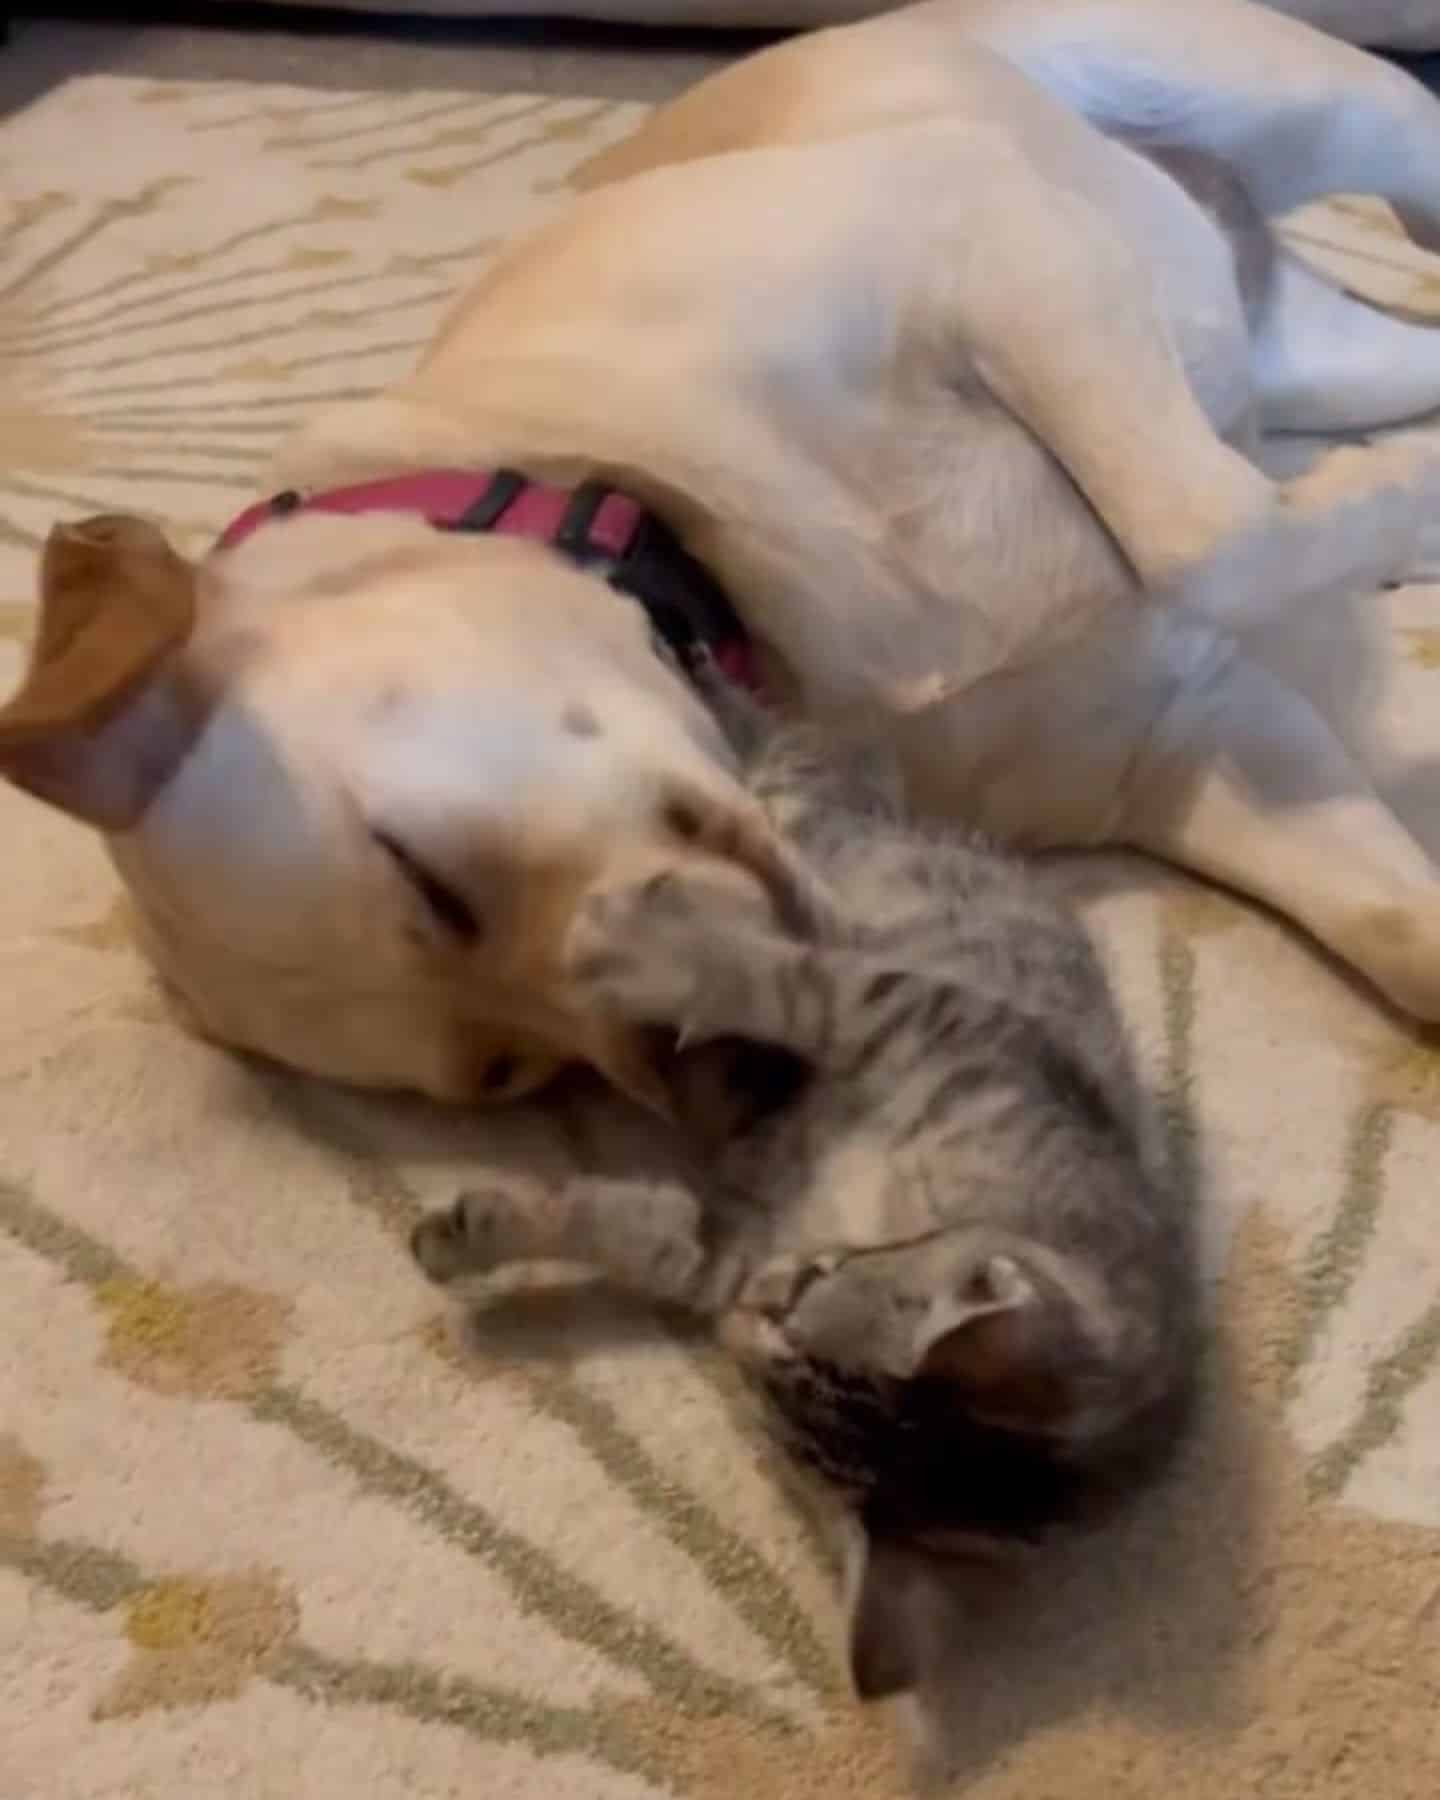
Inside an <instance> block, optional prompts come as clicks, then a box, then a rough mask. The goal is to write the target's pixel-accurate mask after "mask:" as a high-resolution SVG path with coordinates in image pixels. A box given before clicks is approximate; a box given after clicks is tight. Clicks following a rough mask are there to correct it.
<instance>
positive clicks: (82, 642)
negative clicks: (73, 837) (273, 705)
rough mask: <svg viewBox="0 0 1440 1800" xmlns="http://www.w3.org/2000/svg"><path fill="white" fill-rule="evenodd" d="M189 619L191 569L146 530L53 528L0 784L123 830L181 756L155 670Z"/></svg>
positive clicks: (100, 522)
mask: <svg viewBox="0 0 1440 1800" xmlns="http://www.w3.org/2000/svg"><path fill="white" fill-rule="evenodd" d="M194 618H195V570H194V568H193V566H192V565H191V564H190V563H189V562H187V561H186V560H185V558H184V557H182V556H180V555H179V554H178V553H177V552H176V551H175V550H173V549H172V548H171V547H170V545H169V543H168V542H167V541H166V539H165V538H164V536H163V535H162V534H161V532H160V531H159V530H157V529H156V527H155V526H153V525H150V524H147V523H146V521H145V520H143V519H137V518H131V517H128V516H125V515H115V516H108V515H107V516H102V517H99V518H94V519H86V520H84V521H83V522H82V523H80V524H78V525H58V526H56V528H55V529H54V530H53V531H52V532H51V533H50V537H49V539H48V541H47V543H46V545H45V551H44V555H43V557H42V559H41V565H40V623H39V629H38V631H37V633H36V637H35V643H34V647H33V649H32V651H31V656H30V667H29V670H28V671H27V673H26V676H25V679H24V681H23V682H22V684H21V686H20V689H19V691H18V692H17V693H16V694H14V695H13V696H12V698H11V699H10V700H9V702H8V703H7V704H6V705H5V706H3V707H0V775H3V776H4V777H5V778H6V779H7V780H9V781H13V782H14V783H15V785H16V786H17V787H21V788H24V789H26V790H27V792H29V793H32V794H34V795H35V796H36V797H37V798H38V799H41V800H48V801H49V802H50V803H51V804H52V805H53V806H58V807H61V808H62V809H63V810H64V811H66V812H71V813H74V814H76V815H77V816H78V817H80V818H82V819H86V820H88V821H89V822H90V823H91V824H92V825H98V826H100V827H102V829H106V830H112V831H114V830H121V829H124V828H125V827H126V826H127V825H131V824H133V823H134V822H135V820H136V819H137V818H138V817H139V815H140V813H141V812H143V810H144V808H145V806H146V804H147V803H148V801H149V799H150V798H151V796H152V795H153V794H154V792H155V790H156V789H157V788H158V787H159V786H160V784H161V783H162V782H163V781H164V780H165V778H166V777H167V776H168V775H169V773H170V772H171V771H172V770H173V768H174V766H175V762H176V760H177V759H178V755H179V754H180V752H181V750H182V749H183V741H182V740H183V738H184V734H183V732H182V731H181V729H180V716H181V714H182V712H183V710H184V709H183V708H182V707H181V706H179V704H178V703H177V701H176V699H175V696H174V695H173V694H171V693H169V692H167V691H164V690H165V689H166V685H167V684H166V683H165V682H164V680H163V679H162V670H163V668H164V665H165V664H166V662H167V660H168V659H169V657H170V655H171V653H172V652H173V651H174V650H175V649H177V648H178V647H179V646H180V645H181V644H183V643H184V641H185V640H186V638H188V637H189V635H190V630H191V627H192V625H193V623H194Z"/></svg>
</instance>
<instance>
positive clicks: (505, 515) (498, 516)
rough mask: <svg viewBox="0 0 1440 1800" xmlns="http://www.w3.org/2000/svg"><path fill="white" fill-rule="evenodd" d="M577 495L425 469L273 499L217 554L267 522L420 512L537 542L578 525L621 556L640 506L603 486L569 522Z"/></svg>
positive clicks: (237, 523) (495, 475) (243, 521)
mask: <svg viewBox="0 0 1440 1800" xmlns="http://www.w3.org/2000/svg"><path fill="white" fill-rule="evenodd" d="M582 496H585V498H586V500H587V501H588V500H589V499H590V497H591V496H590V495H587V492H586V488H584V487H580V488H562V487H550V486H548V485H547V484H546V483H544V482H540V481H527V480H526V479H525V477H524V476H523V475H517V474H515V473H513V472H512V471H511V470H508V469H501V470H498V471H495V472H491V471H489V470H480V471H476V472H469V471H466V470H463V469H425V470H422V471H420V472H419V473H417V474H414V475H392V476H389V477H387V478H386V479H384V480H381V481H364V482H360V483H358V484H357V485H356V486H354V487H343V488H331V489H330V490H329V491H328V492H323V493H318V494H300V493H297V492H295V491H294V490H293V489H292V490H291V491H289V492H288V493H284V494H276V495H275V496H274V497H273V498H272V499H270V500H261V501H258V502H257V503H256V504H255V505H254V506H251V507H247V508H246V510H245V511H244V512H242V513H241V514H240V516H239V518H238V519H234V520H232V522H231V523H230V524H229V525H227V526H226V528H225V530H224V531H223V532H222V533H221V534H220V537H219V539H218V541H217V542H216V545H215V548H216V549H217V550H233V549H234V548H235V546H236V545H237V544H240V543H243V542H244V540H245V539H246V538H248V537H249V536H250V534H251V533H252V532H254V531H257V530H259V528H260V527H261V526H262V525H265V524H267V523H268V522H269V521H270V520H271V519H276V518H287V517H290V516H292V515H293V514H295V513H301V512H318V513H369V512H403V513H418V514H419V515H420V517H421V518H423V519H424V520H425V521H426V522H427V523H428V524H430V525H433V526H435V528H436V529H437V530H439V531H497V532H500V533H501V534H502V535H504V536H507V537H523V538H533V539H535V540H536V541H538V542H539V543H542V544H562V540H563V539H564V538H565V536H566V532H567V524H568V525H569V528H570V530H571V531H572V532H573V531H574V530H575V529H576V527H577V526H578V528H579V530H580V531H581V532H583V533H584V535H585V536H586V538H587V539H588V541H589V543H590V544H592V545H593V546H594V548H595V549H596V550H597V551H598V552H599V553H600V554H601V555H602V556H615V557H618V556H623V555H624V553H625V551H626V549H627V548H628V547H629V545H630V543H631V541H632V540H633V538H634V536H635V533H636V531H637V530H638V528H639V526H640V522H641V520H642V519H643V518H644V517H645V515H644V513H643V511H642V510H641V508H640V507H638V506H637V505H636V504H635V502H634V501H633V500H627V499H626V497H625V496H624V495H623V494H617V493H616V492H615V491H614V490H613V489H610V488H607V489H605V490H603V491H602V492H601V493H599V494H598V495H595V496H594V497H595V499H596V501H597V504H595V505H594V506H593V507H592V506H590V505H588V504H587V505H585V506H584V508H583V511H584V514H585V516H584V517H583V519H582V518H578V517H577V518H575V519H574V520H571V519H570V515H571V514H572V513H577V512H578V511H579V510H580V509H579V508H577V504H576V503H577V502H578V501H580V500H581V497H582ZM562 547H563V544H562Z"/></svg>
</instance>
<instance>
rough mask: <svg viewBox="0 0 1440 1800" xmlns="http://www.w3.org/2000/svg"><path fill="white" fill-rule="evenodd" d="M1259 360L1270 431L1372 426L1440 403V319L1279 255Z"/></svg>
mask: <svg viewBox="0 0 1440 1800" xmlns="http://www.w3.org/2000/svg"><path fill="white" fill-rule="evenodd" d="M1251 366H1252V369H1253V372H1254V377H1255V387H1256V393H1257V397H1258V399H1259V403H1260V419H1261V423H1262V425H1263V426H1264V428H1265V429H1266V430H1267V431H1314V432H1326V431H1368V430H1372V429H1374V428H1376V427H1379V426H1382V425H1394V424H1398V423H1400V422H1401V421H1404V420H1408V419H1415V418H1418V417H1420V416H1421V415H1422V414H1425V413H1429V412H1434V411H1435V409H1436V408H1437V407H1440V320H1437V322H1436V323H1435V324H1434V325H1417V324H1413V323H1410V322H1409V321H1407V320H1404V319H1397V318H1395V317H1394V316H1393V315H1391V314H1390V313H1386V312H1381V311H1380V310H1379V309H1378V308H1376V307H1373V306H1369V305H1367V304H1366V303H1365V302H1364V301H1363V300H1357V299H1355V298H1354V297H1353V296H1352V295H1350V294H1346V293H1344V292H1343V291H1342V290H1341V289H1340V288H1338V287H1336V286H1335V285H1334V284H1333V283H1332V282H1330V281H1328V280H1327V279H1326V278H1325V277H1324V276H1323V275H1319V274H1317V273H1315V271H1313V270H1311V269H1308V268H1306V267H1305V265H1304V264H1303V263H1302V262H1301V261H1300V260H1299V259H1298V258H1297V257H1295V256H1293V255H1292V254H1291V253H1290V252H1288V251H1282V252H1281V253H1280V255H1279V256H1278V257H1277V258H1276V262H1275V265H1274V268H1273V271H1272V274H1271V280H1270V289H1269V293H1268V294H1267V296H1266V299H1265V303H1264V309H1263V311H1262V313H1261V316H1260V319H1259V321H1258V324H1257V326H1256V328H1255V333H1254V350H1253V354H1252V361H1251Z"/></svg>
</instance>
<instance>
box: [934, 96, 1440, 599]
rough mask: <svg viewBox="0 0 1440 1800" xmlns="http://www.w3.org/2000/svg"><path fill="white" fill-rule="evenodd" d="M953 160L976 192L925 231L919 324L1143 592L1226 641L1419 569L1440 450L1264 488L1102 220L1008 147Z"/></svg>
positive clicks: (1347, 459) (1328, 461)
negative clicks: (1062, 486)
mask: <svg viewBox="0 0 1440 1800" xmlns="http://www.w3.org/2000/svg"><path fill="white" fill-rule="evenodd" d="M956 129H957V132H963V129H964V128H963V127H957V128H956ZM964 147H965V150H966V154H967V156H968V158H969V169H970V173H971V175H972V179H971V181H970V182H969V183H967V185H966V187H965V189H964V191H963V192H961V193H960V194H958V195H957V196H955V198H954V199H953V201H952V202H951V203H950V205H951V207H952V208H953V210H952V211H951V212H950V213H949V214H948V216H947V215H945V214H941V215H940V217H939V219H938V220H937V222H936V224H935V227H934V229H935V235H936V251H935V254H934V256H933V259H932V260H931V261H930V262H929V263H928V264H927V265H926V282H927V290H926V291H923V292H922V291H918V290H917V296H916V298H917V301H918V302H919V304H920V305H922V306H926V308H927V310H928V311H929V318H928V319H927V320H926V321H925V325H924V327H923V329H926V330H931V331H933V332H934V333H935V337H936V339H937V340H939V341H944V340H945V339H947V338H948V339H950V340H951V341H953V342H954V343H955V344H956V346H957V350H958V351H960V352H963V353H964V354H965V355H966V356H967V357H968V359H969V362H970V365H971V367H972V368H973V369H974V370H975V371H976V373H977V374H978V375H979V376H980V378H981V379H982V380H983V381H984V382H985V384H986V386H987V387H988V388H989V390H990V392H991V393H992V394H993V395H994V396H995V398H996V399H997V400H998V401H999V402H1000V403H1001V404H1002V405H1003V406H1004V407H1005V408H1006V409H1007V410H1008V411H1009V412H1010V413H1011V414H1012V415H1013V416H1014V417H1015V418H1016V419H1018V420H1019V421H1020V422H1021V423H1022V424H1023V425H1024V426H1025V427H1026V428H1027V429H1028V430H1029V431H1030V432H1031V433H1032V434H1033V435H1034V436H1035V437H1036V438H1037V439H1038V440H1039V441H1040V442H1041V443H1043V444H1044V445H1045V446H1046V448H1047V449H1048V450H1049V451H1050V452H1051V454H1052V455H1053V456H1054V457H1055V459H1056V461H1057V462H1059V464H1060V465H1061V467H1062V468H1064V470H1065V471H1066V473H1067V474H1068V475H1069V477H1070V479H1071V480H1072V481H1073V482H1074V483H1075V486H1076V487H1077V488H1078V489H1079V491H1080V492H1081V493H1082V494H1083V495H1084V497H1085V499H1086V500H1087V501H1088V502H1089V504H1090V506H1091V507H1092V508H1093V509H1094V511H1095V513H1096V514H1097V515H1098V516H1099V518H1100V519H1101V520H1102V521H1103V523H1104V525H1105V526H1106V528H1107V529H1108V530H1109V532H1110V534H1111V536H1112V538H1113V539H1114V541H1115V543H1116V544H1117V545H1118V546H1119V548H1120V550H1121V551H1122V552H1123V554H1124V555H1125V557H1126V558H1127V559H1128V561H1129V563H1130V566H1131V568H1132V569H1133V570H1134V572H1135V574H1136V576H1137V577H1138V579H1139V582H1140V585H1141V586H1142V587H1143V588H1144V589H1145V590H1146V592H1147V593H1149V594H1150V595H1152V596H1153V597H1154V598H1155V599H1156V600H1158V601H1159V602H1160V603H1162V604H1165V605H1173V606H1176V607H1180V608H1184V609H1186V610H1189V611H1190V612H1192V613H1195V614H1198V615H1201V616H1204V617H1207V618H1209V619H1210V620H1211V621H1213V622H1215V623H1218V624H1221V625H1225V626H1227V627H1233V626H1235V625H1248V624H1253V623H1257V622H1259V621H1260V620H1261V619H1263V618H1264V617H1266V616H1267V615H1269V616H1273V615H1274V614H1275V613H1277V612H1279V611H1281V610H1283V609H1284V608H1285V607H1286V606H1287V605H1288V604H1290V603H1291V602H1293V601H1295V600H1302V599H1306V598H1310V597H1313V596H1315V595H1318V594H1323V593H1334V592H1340V591H1343V590H1345V589H1358V588H1363V587H1366V586H1369V587H1376V586H1379V585H1380V584H1381V583H1383V582H1385V581H1386V580H1389V579H1391V578H1393V577H1397V576H1401V575H1404V574H1405V573H1406V572H1407V571H1408V570H1409V569H1410V568H1411V567H1413V565H1414V562H1415V560H1416V558H1417V557H1418V555H1419V551H1420V545H1421V538H1422V532H1423V529H1424V527H1425V526H1426V524H1427V523H1428V522H1429V521H1430V519H1431V518H1432V516H1433V515H1434V514H1435V512H1436V510H1437V508H1440V442H1437V441H1431V440H1428V439H1425V438H1423V437H1422V436H1421V435H1420V434H1418V433H1409V434H1407V435H1406V437H1405V438H1404V439H1397V440H1393V441H1388V442H1385V443H1380V444H1376V445H1373V446H1356V445H1343V446H1341V447H1339V448H1337V449H1334V450H1331V451H1329V452H1328V453H1327V454H1326V455H1324V456H1323V457H1322V458H1321V459H1320V461H1319V462H1317V463H1316V465H1315V466H1314V467H1313V468H1312V469H1309V470H1307V471H1306V472H1305V473H1304V474H1302V475H1299V476H1297V477H1296V478H1295V479H1293V480H1291V481H1286V482H1271V481H1269V480H1267V479H1266V478H1265V477H1264V476H1263V475H1262V474H1261V473H1260V471H1259V470H1258V469H1256V468H1255V467H1254V466H1253V465H1252V464H1250V463H1249V462H1248V461H1247V460H1246V458H1245V457H1243V456H1241V455H1239V454H1238V453H1237V452H1236V451H1235V450H1233V449H1231V448H1230V447H1229V446H1227V445H1225V444H1223V443H1222V442H1221V440H1220V439H1219V437H1217V435H1216V433H1215V431H1214V428H1213V426H1212V424H1211V422H1210V420H1209V418H1208V417H1207V416H1206V414H1205V413H1204V411H1203V410H1202V408H1201V406H1200V404H1199V401H1198V400H1197V398H1196V396H1195V393H1194V392H1193V390H1192V389H1191V387H1190V385H1189V382H1188V380H1187V378H1186V375H1185V372H1184V369H1183V368H1182V367H1181V365H1180V362H1179V359H1178V357H1177V355H1176V353H1175V348H1174V344H1173V342H1172V339H1171V336H1170V333H1169V330H1168V327H1167V324H1166V322H1165V320H1164V319H1163V318H1162V317H1161V316H1160V314H1159V313H1158V311H1157V309H1156V307H1155V304H1154V297H1153V288H1152V284H1151V281H1150V279H1149V272H1148V270H1147V269H1146V267H1145V265H1144V263H1143V262H1142V261H1141V259H1140V257H1139V255H1138V254H1137V253H1136V252H1135V250H1134V249H1133V248H1132V247H1131V246H1130V245H1128V244H1127V243H1126V242H1125V241H1124V240H1122V239H1121V237H1120V235H1119V233H1118V232H1116V231H1115V230H1114V229H1113V228H1112V227H1111V225H1110V224H1109V222H1108V220H1107V219H1106V218H1105V217H1104V216H1103V215H1102V214H1101V213H1100V212H1099V210H1098V209H1097V208H1095V207H1093V206H1092V205H1090V204H1089V203H1088V201H1087V200H1086V199H1085V198H1084V197H1083V196H1082V195H1079V194H1073V193H1068V192H1066V191H1065V190H1063V189H1061V188H1060V187H1058V186H1057V185H1055V184H1053V183H1050V182H1047V181H1045V180H1044V179H1042V178H1040V177H1038V176H1037V175H1036V173H1035V171H1034V170H1033V168H1031V167H1030V166H1029V165H1028V164H1027V163H1026V162H1025V161H1024V159H1023V158H1022V157H1019V156H1017V155H1015V154H1013V153H1011V152H1010V151H1009V150H1008V149H1007V148H1006V147H1003V146H996V145H994V144H993V143H989V142H988V141H985V140H978V139H977V140H976V141H973V142H971V141H967V142H966V143H965V146H964ZM980 243H995V244H1000V245H1003V246H1004V254H1003V255H1002V256H997V257H978V256H977V255H976V254H975V251H974V246H975V245H976V244H980ZM1237 314H1238V302H1237ZM917 316H918V317H921V318H924V317H925V315H924V313H921V312H918V311H917ZM1235 330H1236V332H1237V333H1243V332H1244V331H1245V325H1244V323H1243V321H1241V320H1239V319H1238V317H1237V320H1236V324H1235Z"/></svg>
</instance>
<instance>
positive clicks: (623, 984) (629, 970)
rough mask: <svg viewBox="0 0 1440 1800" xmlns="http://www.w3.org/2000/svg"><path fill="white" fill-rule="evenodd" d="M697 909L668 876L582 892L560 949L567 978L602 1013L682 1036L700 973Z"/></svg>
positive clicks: (699, 901) (700, 900)
mask: <svg viewBox="0 0 1440 1800" xmlns="http://www.w3.org/2000/svg"><path fill="white" fill-rule="evenodd" d="M704 908H705V894H704V892H703V890H699V891H697V890H692V888H691V887H690V885H689V884H688V883H686V882H685V881H684V880H683V879H682V878H681V877H680V876H678V875H674V874H664V875H655V876H652V877H651V878H650V880H648V881H644V882H638V883H636V884H635V885H634V886H632V887H622V888H611V889H605V890H602V891H601V892H599V893H595V894H591V895H589V896H588V897H587V898H586V899H585V900H584V901H583V902H582V903H581V906H580V909H579V911H578V912H577V914H576V916H575V920H574V923H573V924H572V925H571V927H570V935H569V938H568V940H567V942H566V946H565V962H566V969H567V973H568V974H569V977H570V980H571V981H572V982H573V983H574V984H575V986H576V987H577V988H578V989H579V990H580V992H581V993H582V994H584V995H585V996H586V997H587V998H588V999H589V1000H590V1001H591V1003H592V1004H593V1005H595V1006H597V1007H598V1008H599V1009H600V1010H601V1011H603V1012H608V1013H613V1014H616V1015H618V1016H619V1017H620V1018H623V1019H626V1020H628V1021H630V1022H631V1023H632V1024H636V1025H669V1026H673V1027H674V1028H675V1029H676V1030H677V1031H680V1032H681V1033H682V1034H683V1033H684V1031H685V1029H686V1028H687V1026H689V1025H691V1024H692V1023H693V1013H694V1007H695V1001H696V998H697V995H698V993H699V991H700V986H701V984H702V982H703V980H704V975H705V956H704V950H705V945H706V941H707V937H708V933H707V932H706V931H705V930H704V929H703V927H702V925H701V917H702V913H703V911H704Z"/></svg>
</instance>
